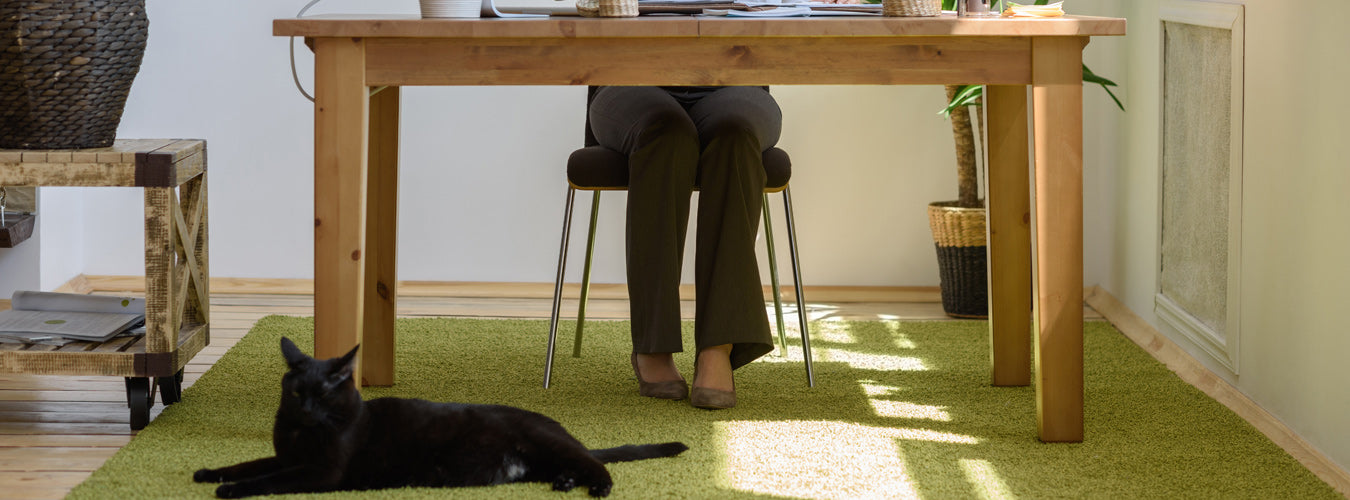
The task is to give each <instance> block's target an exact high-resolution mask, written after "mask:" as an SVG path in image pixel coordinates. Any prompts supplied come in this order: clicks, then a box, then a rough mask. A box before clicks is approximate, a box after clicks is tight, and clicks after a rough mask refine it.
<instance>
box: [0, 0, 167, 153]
mask: <svg viewBox="0 0 1350 500" xmlns="http://www.w3.org/2000/svg"><path fill="white" fill-rule="evenodd" d="M148 25H149V21H148V20H147V19H146V16H145V0H4V1H0V148H12V149H75V148H94V147H107V146H111V145H112V142H113V139H114V138H115V137H116V136H117V124H118V123H119V122H121V120H122V109H123V107H124V106H125V105H126V100H127V93H128V92H129V91H130V90H131V82H132V80H133V79H135V78H136V72H137V71H139V70H140V67H141V56H142V55H143V54H144V53H145V40H146V29H147V27H148Z"/></svg>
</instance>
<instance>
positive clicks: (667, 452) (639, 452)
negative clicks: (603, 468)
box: [591, 443, 689, 464]
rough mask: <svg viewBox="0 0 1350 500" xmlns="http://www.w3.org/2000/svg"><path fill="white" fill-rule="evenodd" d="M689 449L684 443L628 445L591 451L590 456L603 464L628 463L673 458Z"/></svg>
mask: <svg viewBox="0 0 1350 500" xmlns="http://www.w3.org/2000/svg"><path fill="white" fill-rule="evenodd" d="M687 449H689V447H688V446H685V445H684V443H661V444H628V445H623V446H615V447H613V448H605V449H600V450H591V456H592V457H595V459H596V460H599V461H601V462H604V463H607V464H608V463H614V462H630V461H633V460H646V459H648V458H662V457H673V456H675V455H679V454H680V453H684V450H687Z"/></svg>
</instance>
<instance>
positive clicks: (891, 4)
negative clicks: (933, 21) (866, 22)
mask: <svg viewBox="0 0 1350 500" xmlns="http://www.w3.org/2000/svg"><path fill="white" fill-rule="evenodd" d="M881 15H883V16H890V17H934V16H940V15H942V0H883V1H882V2H881Z"/></svg>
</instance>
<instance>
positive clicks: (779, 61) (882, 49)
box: [361, 36, 1032, 86]
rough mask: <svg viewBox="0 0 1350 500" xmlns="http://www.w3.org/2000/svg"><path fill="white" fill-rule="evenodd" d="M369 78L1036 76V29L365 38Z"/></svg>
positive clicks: (722, 80) (370, 81)
mask: <svg viewBox="0 0 1350 500" xmlns="http://www.w3.org/2000/svg"><path fill="white" fill-rule="evenodd" d="M361 41H362V45H363V46H364V48H365V61H366V75H365V78H366V84H367V85H370V86H381V85H676V84H678V85H769V84H774V85H782V84H868V85H888V84H977V83H980V84H998V85H1025V84H1030V83H1031V82H1032V74H1031V67H1032V65H1031V64H1030V62H1031V54H1032V50H1031V37H989V36H980V37H963V36H940V37H939V36H934V37H883V36H876V37H858V36H845V37H687V38H679V37H677V38H670V37H662V38H655V37H653V38H627V39H624V41H623V43H614V40H612V39H606V38H365V39H363V40H361Z"/></svg>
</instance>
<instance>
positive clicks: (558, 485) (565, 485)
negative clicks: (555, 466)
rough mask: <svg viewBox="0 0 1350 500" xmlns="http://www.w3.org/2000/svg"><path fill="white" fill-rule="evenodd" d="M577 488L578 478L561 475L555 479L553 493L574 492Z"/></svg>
mask: <svg viewBox="0 0 1350 500" xmlns="http://www.w3.org/2000/svg"><path fill="white" fill-rule="evenodd" d="M576 487H577V478H575V477H569V476H567V475H566V474H559V475H558V477H556V478H553V491H572V488H576Z"/></svg>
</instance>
